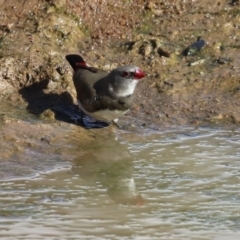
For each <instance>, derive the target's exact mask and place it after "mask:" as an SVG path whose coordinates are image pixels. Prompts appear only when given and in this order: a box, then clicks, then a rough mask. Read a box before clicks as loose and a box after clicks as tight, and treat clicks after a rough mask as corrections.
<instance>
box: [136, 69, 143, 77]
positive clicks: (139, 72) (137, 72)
mask: <svg viewBox="0 0 240 240" xmlns="http://www.w3.org/2000/svg"><path fill="white" fill-rule="evenodd" d="M144 77H145V73H144V72H143V71H142V70H140V69H137V70H136V71H135V74H134V79H141V78H144Z"/></svg>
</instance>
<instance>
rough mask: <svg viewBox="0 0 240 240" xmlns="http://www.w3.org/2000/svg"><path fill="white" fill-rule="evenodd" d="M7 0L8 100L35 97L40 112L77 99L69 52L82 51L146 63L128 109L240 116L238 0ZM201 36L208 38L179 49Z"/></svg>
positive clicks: (178, 119)
mask: <svg viewBox="0 0 240 240" xmlns="http://www.w3.org/2000/svg"><path fill="white" fill-rule="evenodd" d="M0 9H1V10H0V19H1V24H0V91H1V95H0V97H1V99H2V101H6V102H21V101H24V102H27V103H28V104H29V105H31V104H32V103H33V102H34V103H35V105H33V107H32V108H31V111H32V112H33V113H37V114H39V113H41V112H43V111H44V110H46V109H47V107H46V106H48V105H46V104H47V103H48V104H49V102H52V101H53V102H54V103H56V102H58V100H59V99H67V100H69V101H72V98H73V99H75V90H74V88H73V84H72V80H71V74H72V72H71V69H70V66H68V64H67V62H66V61H65V60H64V56H65V54H67V53H80V54H81V55H82V56H83V57H84V59H86V61H87V62H88V63H89V64H91V65H93V66H96V67H101V68H103V69H106V70H110V69H112V68H114V67H116V66H119V65H123V64H129V63H132V64H135V65H137V66H139V67H140V68H142V69H143V70H144V71H145V72H146V73H147V78H146V79H145V80H144V81H142V82H141V83H140V84H139V86H138V89H137V92H136V98H135V102H134V105H133V107H132V110H131V111H130V113H129V115H130V116H134V117H135V118H136V119H141V120H142V121H145V122H151V123H155V124H156V125H159V126H172V125H189V124H194V125H206V124H207V125H219V124H220V125H239V124H240V101H239V97H240V57H239V56H240V54H239V52H240V31H239V28H240V14H239V13H240V10H239V9H240V8H239V1H233V0H232V1H230V0H219V1H216V2H214V1H213V3H212V4H211V6H209V1H208V0H197V1H191V0H188V1H184V2H183V1H181V0H175V1H157V0H152V1H150V0H149V1H147V0H137V1H127V0H126V1H118V2H117V3H116V1H113V0H101V1H99V0H93V1H88V0H83V1H77V0H46V1H44V0H33V1H26V0H19V1H15V0H9V1H3V0H0ZM199 36H201V37H202V39H204V40H205V41H206V42H207V45H206V47H205V48H204V49H203V50H202V51H200V52H199V53H197V54H196V55H194V56H187V57H184V56H180V53H181V52H182V51H183V50H184V49H185V48H186V47H187V46H188V45H190V44H192V43H193V42H195V41H196V39H197V37H199ZM199 60H200V61H199ZM66 96H67V97H66ZM70 96H71V97H70Z"/></svg>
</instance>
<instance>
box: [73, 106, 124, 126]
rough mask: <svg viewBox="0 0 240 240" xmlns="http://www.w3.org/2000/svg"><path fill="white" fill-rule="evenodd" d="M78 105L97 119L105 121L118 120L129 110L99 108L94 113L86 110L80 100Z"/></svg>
mask: <svg viewBox="0 0 240 240" xmlns="http://www.w3.org/2000/svg"><path fill="white" fill-rule="evenodd" d="M78 107H79V108H80V109H81V110H82V111H83V112H84V113H86V114H87V115H89V116H91V117H93V118H95V119H97V120H101V121H104V122H111V121H114V120H116V119H117V118H119V117H120V116H122V115H124V114H125V113H127V112H128V110H127V111H121V110H109V109H104V110H99V111H96V112H94V113H92V112H91V113H90V112H88V111H86V110H85V109H84V108H83V107H82V104H81V103H80V101H78Z"/></svg>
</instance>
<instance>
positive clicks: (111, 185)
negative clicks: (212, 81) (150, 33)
mask: <svg viewBox="0 0 240 240" xmlns="http://www.w3.org/2000/svg"><path fill="white" fill-rule="evenodd" d="M114 136H115V137H109V139H108V140H107V138H106V139H105V140H104V141H102V138H100V140H99V139H98V138H96V140H95V142H94V143H93V144H92V149H88V150H86V151H85V153H84V154H82V155H81V156H80V155H78V154H75V155H74V156H75V158H74V159H73V160H72V161H68V162H67V163H66V161H65V162H64V161H62V167H61V164H60V163H61V161H60V162H58V166H60V167H59V169H55V170H52V171H49V172H38V173H35V174H34V175H33V176H31V177H22V178H18V179H15V178H11V179H2V180H1V181H0V189H1V191H0V206H1V208H0V238H1V239H240V194H239V189H240V177H239V176H240V130H239V129H235V130H223V129H207V128H202V129H182V130H181V131H179V130H178V131H172V132H158V133H156V132H154V133H151V134H149V132H148V134H140V135H137V134H133V133H127V132H119V131H117V132H115V133H114ZM76 144H77V143H76ZM75 147H76V148H74V147H73V148H72V152H73V153H74V152H75V151H76V150H77V149H78V148H79V146H75ZM40 155H41V154H40V153H39V152H38V155H36V156H40ZM40 164H41V163H39V165H40ZM59 164H60V165H59Z"/></svg>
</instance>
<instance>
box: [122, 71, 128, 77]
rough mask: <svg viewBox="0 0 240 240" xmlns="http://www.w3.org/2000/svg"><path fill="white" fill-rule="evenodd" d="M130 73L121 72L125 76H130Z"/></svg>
mask: <svg viewBox="0 0 240 240" xmlns="http://www.w3.org/2000/svg"><path fill="white" fill-rule="evenodd" d="M128 75H129V73H128V72H121V76H122V77H124V78H126V77H128Z"/></svg>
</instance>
